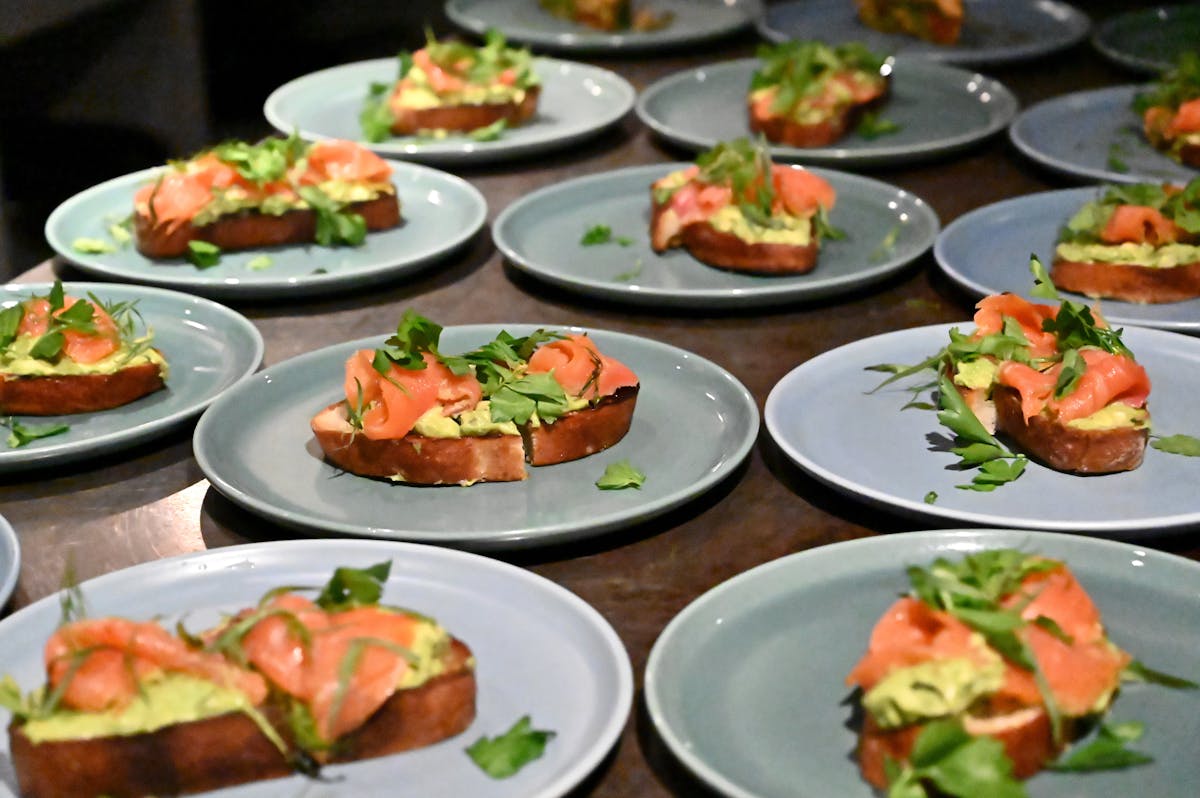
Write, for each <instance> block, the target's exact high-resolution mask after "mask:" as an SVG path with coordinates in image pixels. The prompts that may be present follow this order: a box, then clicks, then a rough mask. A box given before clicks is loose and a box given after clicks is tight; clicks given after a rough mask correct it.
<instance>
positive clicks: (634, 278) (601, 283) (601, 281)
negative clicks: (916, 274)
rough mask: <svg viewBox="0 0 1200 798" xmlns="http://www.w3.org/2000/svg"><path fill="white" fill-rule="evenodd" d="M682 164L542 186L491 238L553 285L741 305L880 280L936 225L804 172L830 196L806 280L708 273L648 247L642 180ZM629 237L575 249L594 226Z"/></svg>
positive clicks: (882, 188)
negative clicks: (833, 230)
mask: <svg viewBox="0 0 1200 798" xmlns="http://www.w3.org/2000/svg"><path fill="white" fill-rule="evenodd" d="M685 166H687V164H685V163H675V164H670V163H667V164H658V165H654V166H637V167H632V168H629V169H619V170H617V171H615V172H605V173H603V174H599V175H591V176H589V177H582V178H579V179H576V180H569V181H567V182H564V183H558V184H556V185H553V186H548V187H546V188H543V189H541V190H539V191H535V192H533V193H532V194H529V195H527V196H525V197H523V198H522V199H520V200H518V201H517V202H515V203H513V204H512V205H510V206H508V207H507V208H505V209H504V211H503V212H502V213H501V214H500V216H498V217H497V218H496V222H495V224H493V226H492V237H493V239H494V240H495V242H496V246H497V247H498V248H499V249H500V251H501V252H503V253H504V256H505V257H506V258H508V260H509V261H510V262H511V263H512V264H513V265H514V266H516V267H517V268H519V269H521V270H522V271H525V272H528V273H530V274H532V275H533V276H535V277H537V278H539V279H541V280H546V281H547V282H550V283H553V284H554V285H557V286H559V287H561V288H566V289H568V290H571V291H576V292H579V293H582V294H587V295H589V296H595V297H601V298H604V299H614V300H619V301H621V302H627V303H634V304H639V305H659V306H673V307H750V306H754V305H769V304H779V303H783V302H793V301H797V300H809V299H818V298H820V297H825V296H830V295H833V294H838V293H843V292H846V291H851V290H854V289H856V288H860V287H862V286H865V285H869V284H871V283H873V282H876V281H878V280H881V279H883V278H884V277H887V276H888V275H890V274H892V273H894V272H896V271H898V270H899V269H901V268H903V267H904V266H905V265H907V264H908V263H910V262H912V261H913V260H915V259H916V258H918V257H919V256H920V255H921V254H922V253H923V252H925V250H927V249H928V248H929V247H930V246H931V245H932V244H933V241H934V239H935V238H936V237H937V232H938V220H937V215H936V214H935V213H934V212H933V209H932V208H930V207H929V206H928V205H926V204H925V202H924V201H923V200H921V198H920V197H917V196H915V195H913V194H910V193H909V192H907V191H904V190H903V189H899V188H896V187H895V186H890V185H888V184H886V183H881V182H879V181H877V180H872V179H870V178H866V177H859V176H857V175H851V174H847V173H845V172H834V171H830V170H827V169H814V170H813V172H815V173H816V174H819V175H821V176H822V177H824V178H825V179H826V180H828V181H829V182H830V183H831V184H832V185H833V187H834V188H835V189H836V190H837V193H838V197H837V205H836V207H835V208H834V209H833V211H832V212H831V213H830V214H829V218H830V221H831V222H832V223H833V224H834V225H835V226H837V227H839V228H841V229H842V230H844V231H846V233H847V237H846V238H845V239H843V240H840V241H825V242H824V243H823V244H822V246H821V255H820V258H819V259H818V261H817V266H816V268H815V269H814V270H813V271H811V272H809V273H808V274H800V275H779V276H760V275H752V274H745V273H741V272H735V271H727V270H723V269H714V268H712V267H711V266H706V265H704V264H703V263H701V262H700V261H698V260H696V259H695V258H693V257H692V256H691V255H689V254H688V253H687V252H686V251H684V250H683V249H672V250H669V251H667V252H665V253H663V254H661V255H660V254H657V253H655V252H654V251H653V250H652V249H651V248H650V235H649V225H650V184H651V183H652V182H653V181H655V180H657V179H658V178H660V177H662V176H663V175H665V174H667V173H668V172H670V171H672V170H674V169H682V168H683V167H685ZM598 224H604V225H608V226H609V227H610V228H611V230H612V233H613V235H614V236H623V237H627V238H629V239H630V242H629V244H628V245H627V246H621V245H619V244H616V243H612V244H605V245H601V246H582V245H581V244H580V240H581V238H582V237H583V234H584V233H585V232H587V230H589V229H590V228H592V227H593V226H594V225H598Z"/></svg>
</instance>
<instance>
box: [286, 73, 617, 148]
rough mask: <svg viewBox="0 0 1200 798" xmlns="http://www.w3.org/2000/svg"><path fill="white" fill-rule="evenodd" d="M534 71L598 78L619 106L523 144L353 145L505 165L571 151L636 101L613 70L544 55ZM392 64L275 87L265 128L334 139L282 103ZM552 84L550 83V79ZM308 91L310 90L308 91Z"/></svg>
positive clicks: (301, 78) (304, 78)
mask: <svg viewBox="0 0 1200 798" xmlns="http://www.w3.org/2000/svg"><path fill="white" fill-rule="evenodd" d="M534 63H535V67H536V66H537V65H539V64H541V65H544V67H545V70H544V72H545V74H548V75H555V74H556V72H558V71H561V70H564V69H569V70H574V71H576V72H578V73H583V74H585V75H586V78H587V79H592V80H594V79H597V77H598V76H603V77H602V79H603V80H605V81H608V82H609V88H610V89H611V95H612V96H616V95H617V94H618V93H619V95H620V96H617V98H616V99H617V101H616V102H614V103H613V105H612V107H611V108H609V109H607V112H606V113H605V114H603V115H600V116H599V117H598V120H597V121H594V122H592V123H590V124H588V125H586V126H584V127H582V128H579V129H577V130H568V131H565V132H561V133H558V134H557V135H555V134H550V135H547V136H545V137H543V138H541V139H538V140H534V141H527V142H520V141H518V142H515V143H514V142H513V141H512V140H511V139H510V140H508V141H505V140H504V139H503V138H501V139H498V140H496V141H482V142H476V141H471V140H463V141H456V142H455V144H454V146H450V145H444V144H443V145H440V146H439V145H436V144H435V145H433V146H430V145H428V144H423V145H414V144H409V145H403V144H396V143H395V141H397V140H403V138H404V137H391V138H388V139H385V140H384V141H381V142H380V141H366V140H365V139H363V138H361V137H360V138H357V139H354V141H355V143H356V144H358V145H360V146H362V147H365V148H367V149H369V150H371V151H372V152H374V153H375V154H377V155H379V156H380V157H383V158H389V159H396V160H401V161H403V162H407V163H414V164H416V163H424V164H426V165H429V164H443V165H455V164H479V165H482V164H485V163H492V162H499V161H504V160H508V159H512V158H519V157H521V156H523V155H529V154H531V153H537V152H548V151H551V150H554V149H558V148H561V147H566V146H569V145H570V144H573V143H575V142H578V141H582V140H584V139H587V138H590V137H592V136H595V135H599V134H600V133H602V132H603V131H605V130H606V129H608V128H609V127H611V126H613V125H616V124H618V123H619V122H620V121H621V120H622V119H623V118H625V116H626V115H627V114H628V113H629V112H630V111H631V110H632V109H633V106H634V103H635V102H636V100H637V90H636V89H635V88H634V87H633V84H632V83H630V82H629V81H628V80H626V79H625V78H624V77H622V76H621V75H619V74H617V73H616V72H614V71H613V70H611V69H606V68H604V67H600V66H596V65H594V64H589V63H586V62H583V61H571V60H567V59H561V58H552V57H550V56H545V55H535V56H534ZM395 64H396V59H395V57H389V58H368V59H365V60H362V61H350V62H347V63H345V64H338V65H335V66H331V67H324V68H322V69H318V70H314V71H312V72H308V73H306V74H304V75H300V76H298V77H295V78H292V79H291V80H289V81H287V82H286V83H283V84H282V85H280V86H277V87H276V88H275V89H273V90H272V91H271V93H270V94H269V95H267V99H266V100H265V101H264V102H263V115H264V116H265V117H266V119H267V122H268V124H270V125H271V127H273V128H275V130H277V131H280V132H283V133H287V132H290V131H292V130H296V131H298V133H299V135H300V137H301V138H303V139H305V140H306V141H321V140H327V139H331V138H334V137H333V136H331V135H329V134H327V133H320V132H318V131H316V130H312V129H308V128H301V127H299V126H298V125H295V124H289V123H288V121H287V120H286V119H285V118H284V117H282V116H280V113H279V105H280V103H282V102H285V101H286V100H287V99H289V98H290V97H292V96H295V95H297V94H298V93H303V92H304V90H305V88H306V86H305V84H307V83H309V82H312V81H318V80H324V79H329V77H330V76H331V75H336V74H337V73H340V72H349V71H351V70H356V69H358V70H363V71H372V70H375V69H378V70H379V71H380V72H383V71H385V69H387V68H390V69H391V70H392V71H393V72H394V71H395ZM551 79H553V78H551ZM546 81H547V78H546V77H544V76H543V78H542V85H543V86H544V85H545V83H546ZM310 91H311V90H310Z"/></svg>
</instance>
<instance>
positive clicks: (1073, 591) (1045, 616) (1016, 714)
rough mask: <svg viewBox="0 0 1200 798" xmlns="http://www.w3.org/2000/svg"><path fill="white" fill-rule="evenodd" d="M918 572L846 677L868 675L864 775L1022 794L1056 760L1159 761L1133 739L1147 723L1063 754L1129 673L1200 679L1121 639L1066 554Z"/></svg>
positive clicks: (922, 793)
mask: <svg viewBox="0 0 1200 798" xmlns="http://www.w3.org/2000/svg"><path fill="white" fill-rule="evenodd" d="M908 575H909V580H910V583H911V586H912V589H911V591H910V592H909V593H908V594H907V595H905V596H903V597H902V598H900V599H898V600H897V601H896V602H895V603H893V604H892V605H891V606H890V607H889V608H888V609H887V610H886V611H885V612H884V614H883V616H882V617H881V618H880V619H879V621H878V623H877V624H876V625H875V628H874V630H873V631H872V632H871V636H870V641H869V643H868V645H867V651H866V654H864V655H863V657H862V658H861V659H860V660H859V661H858V663H857V664H856V665H855V666H854V667H853V668H852V669H851V670H850V673H849V674H848V675H847V677H846V683H847V684H848V685H851V686H854V687H857V688H860V689H861V695H860V703H861V707H862V728H861V733H860V737H859V744H858V751H857V754H858V762H859V766H860V768H861V770H862V775H863V777H864V778H865V779H866V780H867V781H868V782H870V783H871V784H872V785H873V786H875V787H878V788H880V789H887V790H888V795H891V796H911V797H912V798H928V796H960V797H961V798H976V796H983V795H988V796H1005V797H1006V798H1019V797H1020V796H1025V795H1026V793H1025V791H1024V789H1023V788H1021V786H1020V784H1019V782H1018V781H1017V779H1025V778H1028V777H1030V776H1032V775H1033V774H1034V773H1036V772H1038V771H1039V770H1041V769H1042V768H1044V767H1047V766H1053V767H1056V768H1059V769H1064V770H1077V771H1082V770H1088V769H1093V770H1095V769H1105V768H1119V767H1128V766H1130V765H1137V764H1143V763H1146V762H1149V761H1151V760H1150V758H1149V757H1146V756H1145V755H1143V754H1141V753H1139V752H1137V751H1133V750H1130V749H1127V748H1125V747H1124V744H1125V743H1126V742H1130V741H1131V740H1135V739H1137V737H1138V736H1140V724H1137V723H1124V724H1119V726H1118V727H1116V728H1110V727H1108V726H1103V725H1102V727H1101V730H1100V733H1099V735H1098V737H1097V739H1096V740H1095V741H1093V742H1089V743H1086V744H1081V745H1079V746H1076V747H1075V748H1074V749H1073V750H1072V751H1071V752H1070V754H1068V755H1067V757H1065V758H1064V759H1060V760H1058V761H1057V762H1056V761H1055V760H1056V758H1058V757H1059V755H1060V754H1061V753H1062V752H1063V751H1064V749H1065V748H1066V746H1068V745H1069V744H1070V743H1071V742H1072V741H1074V740H1077V739H1078V738H1080V737H1081V736H1082V735H1084V734H1086V733H1088V732H1089V731H1090V730H1091V729H1093V728H1094V727H1095V726H1096V725H1098V724H1102V723H1103V718H1104V716H1105V715H1106V714H1107V713H1108V711H1109V709H1110V707H1111V706H1112V703H1113V701H1114V699H1115V698H1116V696H1117V693H1118V689H1119V687H1120V685H1121V682H1122V679H1123V678H1128V679H1137V680H1140V681H1158V682H1159V683H1161V684H1168V685H1170V684H1173V685H1174V686H1177V687H1186V686H1192V687H1194V686H1195V685H1192V684H1190V683H1189V682H1186V681H1184V680H1180V679H1174V678H1173V677H1167V676H1166V675H1165V674H1158V673H1157V672H1150V671H1149V669H1148V668H1146V667H1145V666H1144V665H1141V663H1138V662H1135V661H1134V660H1133V658H1132V657H1131V656H1130V655H1129V654H1128V653H1126V652H1125V651H1123V650H1122V649H1121V648H1119V647H1118V646H1117V644H1116V643H1114V642H1113V641H1112V640H1110V639H1109V637H1108V634H1107V633H1106V631H1105V628H1104V624H1103V622H1102V621H1101V617H1100V610H1099V609H1098V608H1097V606H1096V604H1095V603H1094V602H1093V601H1092V599H1091V597H1090V596H1088V594H1087V592H1086V591H1085V589H1084V587H1083V585H1081V584H1080V582H1079V581H1078V579H1077V578H1076V577H1075V575H1074V574H1073V573H1072V572H1071V570H1070V569H1069V568H1068V567H1067V565H1066V564H1065V563H1063V562H1061V561H1058V560H1053V559H1049V558H1046V557H1041V556H1038V555H1035V554H1029V553H1026V552H1022V551H1018V550H1015V549H996V550H985V551H980V552H976V553H973V554H969V555H967V556H965V557H964V558H962V559H961V560H957V561H952V560H948V559H945V558H939V559H938V560H936V561H934V562H933V563H932V564H931V565H930V566H928V567H921V566H915V565H913V566H909V568H908ZM1147 673H1153V674H1154V676H1155V677H1161V678H1147V677H1146V674H1147ZM1089 749H1091V750H1089ZM1080 794H1083V793H1080Z"/></svg>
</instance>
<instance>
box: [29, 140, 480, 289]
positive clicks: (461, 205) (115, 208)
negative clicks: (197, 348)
mask: <svg viewBox="0 0 1200 798" xmlns="http://www.w3.org/2000/svg"><path fill="white" fill-rule="evenodd" d="M390 166H391V167H392V182H393V184H395V186H396V193H397V195H398V196H399V198H400V215H401V217H402V218H403V221H402V222H401V223H400V226H398V227H395V228H392V229H391V230H382V231H380V232H377V233H368V234H367V238H366V241H364V242H363V244H362V245H361V246H357V247H321V246H317V245H316V244H295V245H290V246H285V247H269V248H263V249H251V250H242V251H239V252H227V253H223V254H222V255H221V261H220V263H218V264H217V265H216V266H210V267H208V268H204V269H201V268H198V267H196V266H193V265H192V264H191V263H189V262H188V261H187V260H186V259H184V258H165V259H156V260H152V259H150V258H147V257H145V256H144V255H142V254H141V253H140V252H138V251H137V250H136V249H134V248H133V247H132V245H131V246H128V247H125V248H123V249H120V250H118V251H117V252H114V253H111V254H105V255H95V254H83V253H80V252H76V251H75V249H74V248H73V247H72V243H73V242H74V241H75V239H77V238H100V239H106V238H107V237H108V233H107V229H108V225H109V224H111V223H113V222H114V221H119V220H121V219H124V218H126V217H128V216H129V215H130V213H132V212H133V195H134V193H135V192H136V191H137V190H138V188H140V187H141V186H142V185H144V184H146V183H148V182H151V181H153V180H154V178H155V176H156V175H157V174H158V173H159V171H161V169H160V168H154V169H145V170H142V171H140V172H134V173H133V174H128V175H124V176H122V177H117V178H114V179H112V180H109V181H107V182H104V183H101V184H100V185H98V186H93V187H92V188H89V189H87V190H86V191H83V192H81V193H79V194H76V195H75V196H74V197H72V198H70V199H69V200H67V201H66V202H64V203H63V204H62V205H59V206H58V207H57V208H56V209H55V210H54V212H53V213H51V214H50V218H49V219H47V220H46V240H47V241H49V242H50V246H51V247H53V248H54V250H55V251H56V252H57V253H58V254H59V255H60V256H62V257H63V258H66V259H67V260H69V261H71V262H72V263H74V264H75V265H76V266H78V267H79V268H80V269H82V270H83V271H85V272H89V273H90V274H93V275H99V276H101V277H106V278H109V279H112V280H119V281H122V282H135V283H147V284H150V285H159V286H164V287H167V288H176V289H179V290H181V291H188V292H191V293H196V294H204V295H207V296H216V297H223V298H234V299H284V298H289V297H299V296H310V295H312V294H325V293H328V292H330V291H344V290H350V289H354V288H361V287H363V286H367V285H373V284H376V283H381V282H386V281H389V280H395V279H398V278H402V277H405V276H408V275H410V274H413V273H415V272H417V271H419V270H421V269H424V268H426V267H427V266H429V265H430V264H431V263H432V262H434V261H435V260H437V259H438V258H442V257H445V256H446V255H449V254H450V253H451V252H453V251H454V250H455V249H457V248H458V247H460V246H462V245H463V244H465V243H466V242H467V241H469V240H470V239H471V237H472V236H474V235H475V233H476V232H478V230H479V229H480V228H481V227H483V222H484V219H485V218H486V217H487V202H486V201H484V199H483V195H482V194H480V193H479V191H478V190H477V189H476V188H475V187H474V186H472V185H471V184H470V183H468V182H466V181H465V180H462V179H460V178H458V177H455V176H454V175H449V174H446V173H445V172H439V171H437V170H436V169H430V168H429V167H425V166H419V165H417V164H410V163H401V162H399V161H391V162H390ZM264 255H265V256H267V257H268V258H269V259H270V263H269V264H268V265H267V266H265V267H262V268H255V266H254V265H252V263H251V262H252V261H254V259H255V258H261V257H262V256H264Z"/></svg>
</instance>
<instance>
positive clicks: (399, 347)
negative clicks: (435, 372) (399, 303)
mask: <svg viewBox="0 0 1200 798" xmlns="http://www.w3.org/2000/svg"><path fill="white" fill-rule="evenodd" d="M441 337H442V325H440V324H438V323H436V322H433V321H430V320H429V319H427V318H425V317H424V316H422V315H421V314H419V313H417V312H416V311H414V310H413V309H412V308H408V309H407V310H405V311H404V315H403V316H401V317H400V323H399V324H397V325H396V334H395V335H393V336H392V337H390V338H388V339H387V340H386V341H384V342H383V343H384V345H383V348H382V349H376V350H375V360H374V366H375V370H376V371H378V372H379V373H380V374H384V375H386V374H387V373H388V371H390V370H391V364H393V363H394V364H396V365H397V366H399V367H400V368H402V369H408V370H409V371H420V370H421V369H423V368H425V358H424V357H422V354H423V353H425V352H430V353H432V354H434V355H436V354H437V347H438V341H439V340H441ZM455 373H456V374H465V373H466V372H465V370H464V371H456V372H455Z"/></svg>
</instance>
